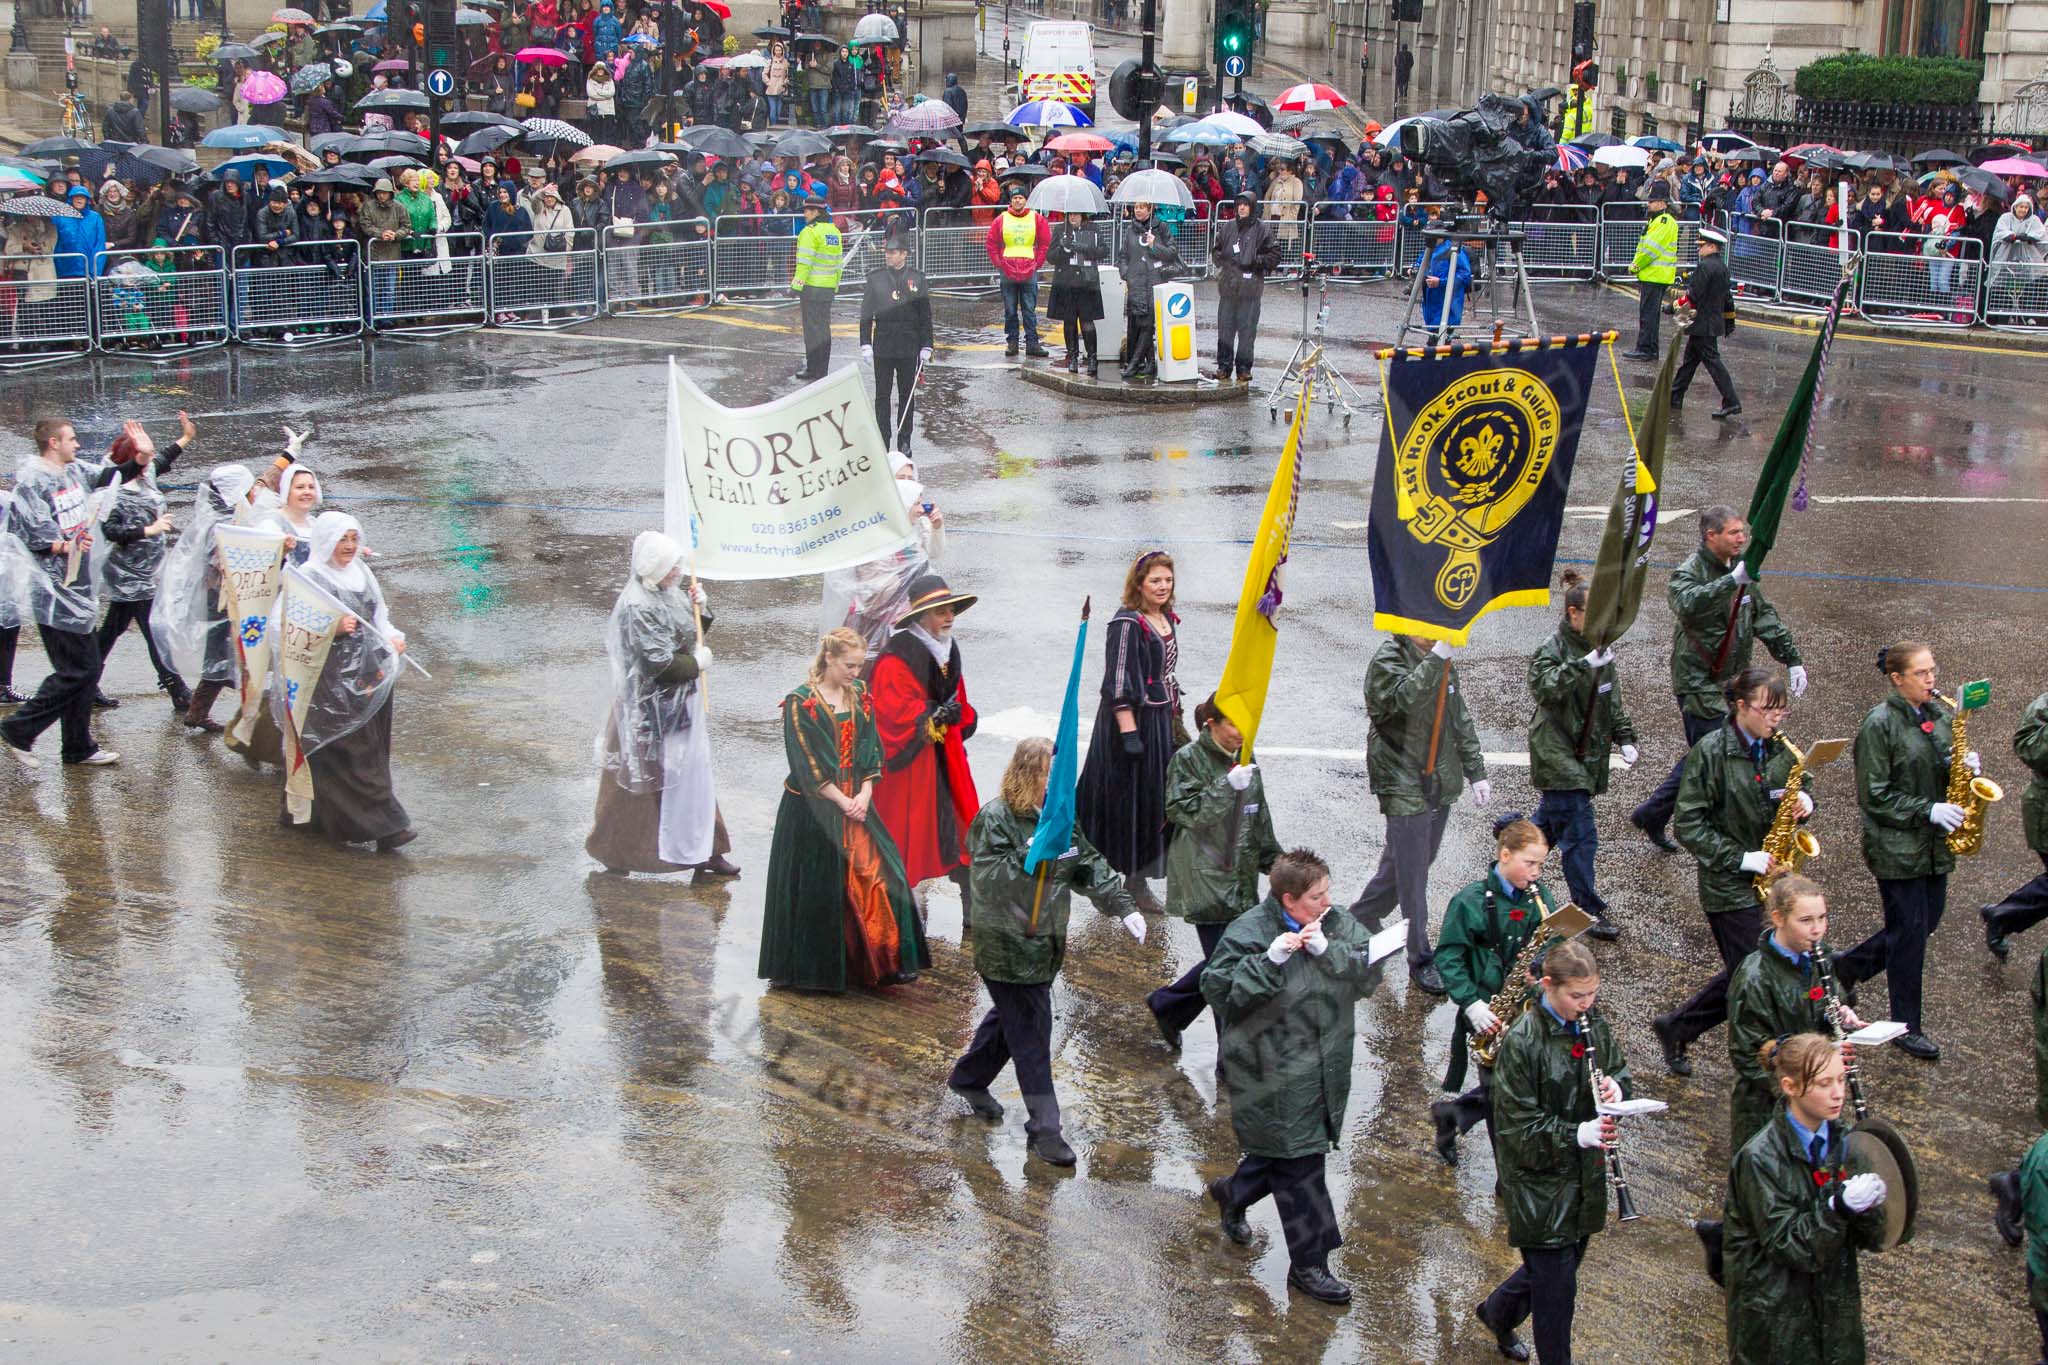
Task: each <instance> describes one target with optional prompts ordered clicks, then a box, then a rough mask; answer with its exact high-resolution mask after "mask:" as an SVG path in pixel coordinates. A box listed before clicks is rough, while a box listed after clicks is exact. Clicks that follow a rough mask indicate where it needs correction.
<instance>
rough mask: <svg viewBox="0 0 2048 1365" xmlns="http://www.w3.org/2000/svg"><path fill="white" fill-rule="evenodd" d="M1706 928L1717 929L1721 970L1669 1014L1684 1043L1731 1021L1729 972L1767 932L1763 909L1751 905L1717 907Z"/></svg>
mask: <svg viewBox="0 0 2048 1365" xmlns="http://www.w3.org/2000/svg"><path fill="white" fill-rule="evenodd" d="M1707 927H1708V928H1709V929H1711V930H1713V931H1714V947H1715V948H1717V949H1719V950H1720V953H1721V970H1720V971H1718V972H1715V973H1714V975H1713V976H1712V977H1710V978H1709V979H1708V981H1707V984H1706V985H1704V986H1702V987H1700V988H1699V990H1698V991H1697V992H1695V993H1694V995H1693V997H1692V999H1690V1000H1688V1001H1686V1002H1685V1003H1684V1004H1683V1005H1680V1006H1679V1007H1678V1008H1677V1009H1675V1010H1673V1011H1672V1012H1671V1014H1670V1015H1669V1016H1668V1017H1669V1018H1670V1020H1671V1024H1672V1027H1673V1028H1674V1029H1675V1030H1676V1031H1677V1033H1678V1040H1679V1042H1681V1043H1690V1042H1692V1040H1693V1039H1695V1038H1697V1037H1699V1036H1700V1035H1701V1034H1703V1033H1705V1032H1706V1031H1707V1030H1708V1029H1711V1028H1714V1027H1716V1026H1717V1025H1720V1024H1725V1023H1727V1022H1728V975H1729V973H1731V972H1733V971H1734V970H1735V964H1736V963H1738V962H1740V961H1742V959H1744V958H1745V957H1748V956H1749V955H1750V954H1751V953H1753V952H1755V951H1756V941H1757V939H1759V938H1761V937H1762V936H1763V932H1764V908H1763V907H1762V906H1761V905H1751V906H1747V907H1745V908H1744V909H1741V910H1717V911H1715V912H1714V913H1713V914H1711V915H1708V916H1707Z"/></svg>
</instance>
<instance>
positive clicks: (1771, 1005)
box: [1728, 929, 1828, 1152]
mask: <svg viewBox="0 0 2048 1365" xmlns="http://www.w3.org/2000/svg"><path fill="white" fill-rule="evenodd" d="M1820 988H1821V986H1820V973H1819V972H1818V971H1816V970H1815V969H1814V967H1813V965H1812V963H1811V961H1809V962H1808V964H1807V966H1806V969H1805V971H1804V972H1803V973H1802V972H1801V970H1800V968H1798V967H1796V966H1794V965H1793V964H1792V960H1791V959H1790V958H1788V957H1786V956H1785V955H1784V954H1783V953H1781V952H1779V951H1778V950H1777V948H1776V947H1775V946H1773V945H1772V943H1771V932H1770V930H1768V929H1766V930H1765V931H1764V933H1763V936H1762V937H1761V938H1759V939H1758V940H1757V947H1756V951H1755V952H1753V953H1751V954H1750V955H1749V956H1748V957H1745V958H1744V959H1742V961H1740V962H1738V963H1736V964H1735V970H1734V971H1733V972H1731V973H1729V976H1728V1060H1729V1061H1730V1062H1731V1063H1733V1064H1734V1067H1735V1088H1734V1089H1733V1090H1731V1091H1730V1092H1729V1094H1728V1150H1729V1151H1731V1152H1739V1151H1741V1150H1742V1148H1743V1145H1744V1144H1745V1143H1747V1142H1748V1141H1749V1140H1750V1138H1752V1137H1754V1136H1755V1135H1756V1130H1757V1129H1759V1128H1761V1127H1763V1126H1764V1125H1765V1124H1766V1123H1768V1122H1770V1118H1771V1115H1772V1113H1774V1112H1775V1111H1776V1110H1777V1108H1778V1104H1779V1100H1778V1094H1779V1091H1778V1079H1777V1077H1775V1076H1773V1075H1772V1074H1771V1073H1770V1072H1769V1071H1767V1070H1766V1069H1765V1068H1764V1064H1763V1061H1762V1059H1761V1058H1759V1057H1758V1056H1757V1052H1758V1050H1759V1049H1760V1048H1762V1047H1763V1045H1764V1044H1765V1043H1767V1042H1769V1041H1770V1040H1771V1039H1773V1038H1782V1037H1785V1036H1787V1035H1788V1034H1793V1033H1818V1034H1821V1035H1822V1036H1823V1037H1825V1036H1826V1034H1827V1032H1828V1017H1827V1001H1826V1000H1825V999H1824V998H1823V997H1822V996H1820V995H1816V994H1815V992H1816V991H1819V990H1820Z"/></svg>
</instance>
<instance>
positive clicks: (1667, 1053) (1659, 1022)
mask: <svg viewBox="0 0 2048 1365" xmlns="http://www.w3.org/2000/svg"><path fill="white" fill-rule="evenodd" d="M1650 1032H1652V1033H1654V1034H1656V1035H1657V1044H1658V1046H1660V1047H1662V1048H1663V1049H1664V1069H1665V1070H1666V1071H1669V1072H1670V1073H1671V1074H1672V1075H1674V1076H1690V1075H1692V1063H1691V1062H1688V1061H1687V1060H1686V1059H1685V1044H1684V1043H1681V1042H1679V1041H1678V1030H1677V1028H1675V1027H1674V1026H1673V1025H1672V1023H1671V1021H1670V1020H1669V1019H1666V1018H1665V1017H1664V1016H1663V1015H1661V1014H1660V1015H1658V1016H1657V1017H1656V1018H1654V1019H1652V1020H1651V1021H1650Z"/></svg>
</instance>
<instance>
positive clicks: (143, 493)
mask: <svg viewBox="0 0 2048 1365" xmlns="http://www.w3.org/2000/svg"><path fill="white" fill-rule="evenodd" d="M109 469H111V470H118V471H119V474H118V475H117V477H120V478H121V479H122V482H121V483H120V485H119V486H118V488H117V491H116V492H115V493H114V495H113V496H114V505H113V507H111V508H110V509H109V510H108V512H107V517H108V519H109V520H111V519H112V518H115V517H121V518H123V519H126V520H131V521H133V520H138V519H139V521H140V524H142V525H145V526H146V525H148V524H149V523H151V522H153V521H155V520H156V519H157V518H159V517H161V516H162V515H163V514H164V506H165V502H164V491H163V489H162V488H160V487H159V486H158V485H157V481H156V460H155V459H154V458H152V459H147V460H138V461H136V462H134V463H132V464H114V465H110V466H109ZM131 471H133V472H131ZM169 544H170V537H169V536H143V537H141V538H140V539H138V540H131V541H129V542H128V543H127V544H126V545H116V544H115V543H114V542H113V541H111V540H109V541H107V543H106V545H104V546H103V547H101V552H100V554H99V556H98V560H99V567H100V591H101V592H102V593H104V594H105V595H106V599H107V600H108V601H109V602H146V601H148V600H149V599H150V598H152V597H154V596H156V593H157V582H158V574H159V571H160V570H161V569H162V568H163V566H164V560H165V558H166V557H167V555H168V551H167V550H166V548H165V547H166V546H168V545H169Z"/></svg>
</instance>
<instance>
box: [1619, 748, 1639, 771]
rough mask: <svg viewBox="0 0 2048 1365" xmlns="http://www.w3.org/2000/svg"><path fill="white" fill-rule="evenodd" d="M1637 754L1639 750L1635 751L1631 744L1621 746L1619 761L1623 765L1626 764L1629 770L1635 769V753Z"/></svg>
mask: <svg viewBox="0 0 2048 1365" xmlns="http://www.w3.org/2000/svg"><path fill="white" fill-rule="evenodd" d="M1638 752H1639V750H1637V748H1636V746H1635V745H1633V744H1624V745H1622V746H1621V761H1622V762H1624V763H1626V764H1628V766H1629V767H1631V768H1633V767H1635V766H1636V755H1637V753H1638Z"/></svg>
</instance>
